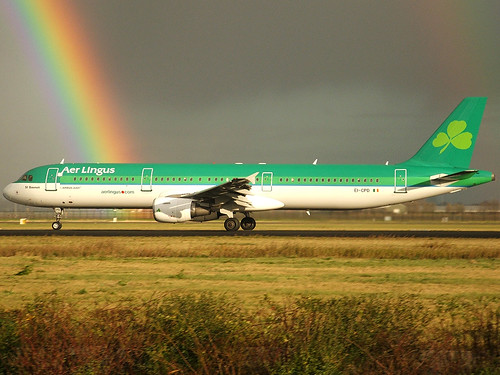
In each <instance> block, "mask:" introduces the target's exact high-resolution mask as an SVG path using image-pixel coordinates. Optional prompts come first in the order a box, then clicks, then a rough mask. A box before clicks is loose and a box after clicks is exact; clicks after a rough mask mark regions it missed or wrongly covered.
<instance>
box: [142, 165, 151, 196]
mask: <svg viewBox="0 0 500 375" xmlns="http://www.w3.org/2000/svg"><path fill="white" fill-rule="evenodd" d="M152 190H153V168H143V169H142V176H141V191H152Z"/></svg>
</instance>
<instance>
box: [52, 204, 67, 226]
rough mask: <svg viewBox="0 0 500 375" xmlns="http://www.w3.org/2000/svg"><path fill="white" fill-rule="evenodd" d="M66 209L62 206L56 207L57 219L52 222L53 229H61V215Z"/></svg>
mask: <svg viewBox="0 0 500 375" xmlns="http://www.w3.org/2000/svg"><path fill="white" fill-rule="evenodd" d="M63 212H64V210H63V209H62V208H61V207H54V213H55V214H56V221H54V222H53V223H52V229H54V230H59V229H61V228H62V223H61V216H62V214H63Z"/></svg>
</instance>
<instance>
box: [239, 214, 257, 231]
mask: <svg viewBox="0 0 500 375" xmlns="http://www.w3.org/2000/svg"><path fill="white" fill-rule="evenodd" d="M255 225H257V224H256V223H255V219H254V218H253V217H250V216H247V217H244V218H243V219H241V229H243V230H253V229H254V228H255Z"/></svg>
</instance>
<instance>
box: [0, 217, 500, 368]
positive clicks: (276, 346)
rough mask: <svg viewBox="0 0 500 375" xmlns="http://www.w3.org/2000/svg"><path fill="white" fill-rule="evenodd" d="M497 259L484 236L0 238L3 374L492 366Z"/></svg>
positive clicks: (499, 318) (283, 225) (497, 329)
mask: <svg viewBox="0 0 500 375" xmlns="http://www.w3.org/2000/svg"><path fill="white" fill-rule="evenodd" d="M220 224H221V223H217V224H216V225H214V224H213V223H209V225H211V226H212V227H209V226H207V225H189V226H180V225H179V226H177V225H176V226H168V230H176V228H179V229H186V227H187V228H188V229H191V228H193V229H196V228H201V229H208V228H214V230H221V228H219V225H220ZM260 224H262V225H261V226H259V228H260V227H262V228H261V229H274V228H279V229H288V230H293V229H294V228H295V226H296V225H297V227H300V228H301V229H302V228H303V227H304V226H305V227H308V228H310V229H317V226H318V225H319V224H318V223H316V224H315V223H311V222H310V223H306V224H305V225H302V226H301V225H300V223H298V222H292V223H288V222H281V221H280V222H269V223H267V222H263V223H260ZM372 224H373V223H372ZM386 224H388V225H387V226H385V225H386ZM448 224H450V223H442V224H438V225H435V224H434V225H432V229H436V230H439V229H450V228H449V227H448ZM309 225H310V226H309ZM321 225H326V227H325V228H319V229H334V228H333V227H335V228H338V229H373V228H374V227H375V229H377V228H378V225H384V228H381V229H391V230H397V229H396V228H400V229H402V230H404V229H426V226H427V225H429V226H430V223H423V224H418V225H414V224H412V223H376V224H374V225H372V226H370V223H359V222H358V223H339V222H335V223H329V224H328V223H323V224H321ZM0 227H2V228H4V229H6V228H7V227H9V228H12V227H16V228H19V227H22V228H23V229H24V228H40V227H41V228H43V229H45V228H46V227H47V223H38V222H37V223H28V224H26V225H23V226H21V225H19V224H18V223H13V222H9V223H0ZM98 227H99V228H101V227H102V223H98V222H96V223H94V222H84V223H79V222H71V221H68V222H66V223H65V227H64V228H65V229H66V228H67V229H97V228H98ZM105 227H106V228H107V229H108V228H114V229H117V228H123V229H141V228H148V229H151V228H152V227H154V228H158V229H165V226H164V225H162V224H157V223H149V222H139V223H137V222H133V223H105ZM416 227H419V228H416ZM459 227H460V229H463V230H471V227H473V228H475V229H477V230H481V229H482V230H496V229H498V228H497V226H496V225H495V224H491V223H473V224H470V225H465V223H462V225H461V226H459ZM171 228H172V229H171ZM492 228H494V229H492ZM499 265H500V241H498V240H495V239H451V238H439V239H436V238H431V237H429V238H390V237H373V238H300V237H295V238H294V237H282V238H280V237H265V236H252V237H217V236H213V237H202V236H200V237H176V236H172V237H168V238H167V237H165V238H162V237H150V238H147V237H60V236H40V237H1V241H0V374H1V373H33V374H37V373H39V374H42V373H61V374H62V373H78V374H84V373H85V374H90V373H137V374H146V373H148V374H150V373H173V374H184V373H186V374H187V373H193V374H214V373H218V374H278V373H301V374H303V373H304V374H305V373H309V374H319V373H325V374H335V373H353V374H361V373H363V374H378V373H384V374H398V373H413V374H426V373H483V374H495V373H497V372H496V369H497V368H498V367H499V366H500V362H499V358H500V352H499V350H500V349H499V347H500V323H499V322H500V272H499Z"/></svg>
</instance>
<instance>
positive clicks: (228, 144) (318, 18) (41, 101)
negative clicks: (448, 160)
mask: <svg viewBox="0 0 500 375" xmlns="http://www.w3.org/2000/svg"><path fill="white" fill-rule="evenodd" d="M0 1H7V0H0ZM75 3H76V8H77V9H78V12H79V15H80V17H81V20H82V22H83V23H84V25H85V28H86V31H87V33H88V37H89V39H90V40H91V41H92V42H93V43H94V48H95V51H96V52H97V54H98V57H99V59H100V66H101V68H102V69H103V71H104V73H105V74H106V75H107V77H108V80H109V82H111V84H112V87H113V90H114V95H115V97H116V100H117V103H118V105H119V108H121V111H122V114H123V115H124V117H125V118H126V119H127V123H128V126H129V127H130V132H131V133H132V134H133V136H134V138H135V139H136V141H137V143H136V145H135V149H134V150H131V153H133V154H134V155H136V156H135V157H136V159H137V161H138V162H149V161H151V162H172V163H180V162H200V163H203V162H209V163H212V162H215V163H232V162H245V163H253V162H263V161H264V162H269V163H287V162H290V163H310V162H312V161H313V160H314V159H315V158H319V162H320V163H381V164H382V163H385V161H386V160H389V161H390V162H391V163H396V162H400V161H404V160H406V159H408V158H409V157H411V156H412V155H413V154H414V153H415V152H416V151H417V150H418V148H419V147H420V146H421V145H422V144H423V142H424V141H425V140H426V139H427V138H428V137H429V136H430V135H431V134H432V132H433V131H434V130H435V129H436V127H437V126H438V125H439V124H440V123H441V122H442V121H443V120H444V119H445V118H446V116H447V115H448V114H449V113H450V112H451V111H452V110H453V108H454V107H455V106H456V105H457V104H458V103H459V102H460V100H461V99H462V98H464V97H465V96H488V98H489V99H488V103H487V105H486V111H485V115H484V118H483V123H482V128H481V131H480V133H479V138H478V140H477V143H476V151H475V154H474V156H473V159H472V165H471V167H473V168H479V169H486V170H491V171H493V172H496V173H497V174H500V168H499V166H500V162H499V160H500V151H499V150H500V147H499V140H500V124H499V122H500V68H499V67H500V48H499V47H500V44H499V38H498V35H500V24H499V23H498V15H499V14H500V2H498V1H494V0H492V1H475V2H469V1H420V2H409V1H408V2H405V1H307V2H306V1H303V2H290V1H232V2H230V1H210V2H208V1H204V2H202V1H199V2H198V1H123V0H120V1H118V0H107V1H97V0H93V1H90V0H89V1H81V0H78V1H76V2H75ZM471 3H472V4H474V5H473V6H472V5H471ZM8 17H9V15H8V13H7V12H5V7H0V45H1V46H2V47H1V48H2V53H1V54H0V69H1V71H2V73H1V74H0V87H1V88H2V91H1V93H0V113H1V114H2V122H1V129H2V130H1V133H0V137H1V138H0V139H1V146H2V147H1V148H0V158H1V160H2V162H1V164H0V168H1V171H0V172H1V173H0V185H1V186H2V188H3V186H5V185H6V184H7V183H9V182H10V181H12V180H14V179H15V178H17V177H18V175H20V174H21V173H22V172H24V171H25V170H27V169H29V168H31V167H33V166H36V165H41V164H48V163H53V162H59V161H60V160H61V159H62V158H63V157H65V158H66V160H67V161H68V162H71V161H83V160H69V159H68V156H67V155H68V153H69V150H68V147H69V146H68V145H65V143H64V140H63V137H62V136H60V130H59V129H58V128H57V127H56V126H55V125H54V117H53V114H52V113H51V111H50V109H49V108H47V104H46V100H45V98H44V93H43V90H42V88H41V87H40V84H39V81H37V79H36V77H35V75H34V73H33V62H32V61H31V62H30V61H29V58H28V56H27V55H26V53H25V52H24V51H23V50H22V48H21V47H20V46H19V36H18V35H16V30H15V28H13V27H12V26H11V23H9V22H8ZM498 186H499V185H498V182H497V183H491V184H488V185H485V186H481V187H478V188H474V189H471V190H469V191H467V192H463V193H460V194H457V195H454V196H446V197H445V199H446V200H453V201H460V202H464V203H474V202H481V201H484V200H491V199H497V200H500V189H499V187H498ZM1 204H2V205H3V207H8V204H7V203H6V201H5V199H3V197H2V201H1Z"/></svg>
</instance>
